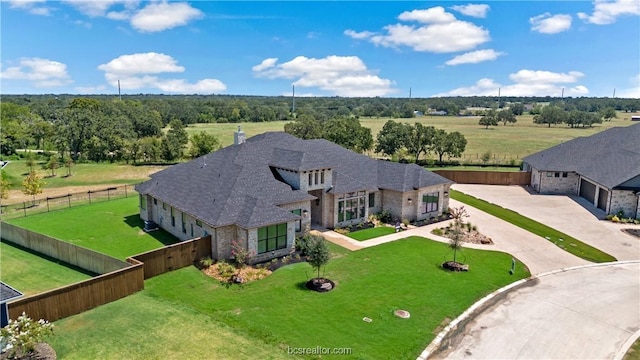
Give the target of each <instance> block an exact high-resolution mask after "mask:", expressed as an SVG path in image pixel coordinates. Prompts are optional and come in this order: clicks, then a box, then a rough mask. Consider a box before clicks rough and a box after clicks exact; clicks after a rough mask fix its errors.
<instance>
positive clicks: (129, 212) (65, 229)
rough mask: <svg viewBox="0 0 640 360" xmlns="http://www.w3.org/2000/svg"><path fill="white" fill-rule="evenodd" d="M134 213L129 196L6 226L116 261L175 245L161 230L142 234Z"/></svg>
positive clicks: (135, 204)
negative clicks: (67, 243)
mask: <svg viewBox="0 0 640 360" xmlns="http://www.w3.org/2000/svg"><path fill="white" fill-rule="evenodd" d="M137 210H138V196H131V197H128V198H122V199H117V200H111V201H105V202H100V203H95V204H91V205H81V206H76V207H72V208H69V209H64V210H57V211H52V212H50V213H44V214H38V215H32V216H28V217H24V218H19V219H12V220H8V221H7V222H9V223H11V224H14V225H17V226H20V227H23V228H26V229H29V230H33V231H36V232H39V233H42V234H45V235H49V236H52V237H54V238H56V239H59V240H63V241H68V242H70V243H72V244H76V245H79V246H83V247H86V248H89V249H93V250H96V251H99V252H101V253H103V254H107V255H111V256H113V257H116V258H119V259H125V258H127V257H128V256H131V255H135V254H139V253H142V252H145V251H149V250H153V249H157V248H160V247H162V246H164V245H167V244H171V243H174V242H176V241H177V239H176V238H175V237H174V236H173V235H171V234H169V233H167V232H166V231H164V230H157V231H154V232H150V233H146V232H144V231H143V228H144V223H143V221H142V220H140V217H139V215H138V213H137Z"/></svg>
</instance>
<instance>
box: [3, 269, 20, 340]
mask: <svg viewBox="0 0 640 360" xmlns="http://www.w3.org/2000/svg"><path fill="white" fill-rule="evenodd" d="M21 296H22V293H21V292H20V291H18V290H16V289H14V288H12V287H11V286H9V285H7V284H5V283H3V282H1V281H0V327H5V326H7V325H8V324H9V308H8V306H7V303H8V302H9V301H11V300H15V299H17V298H19V297H21ZM2 348H3V346H0V349H2Z"/></svg>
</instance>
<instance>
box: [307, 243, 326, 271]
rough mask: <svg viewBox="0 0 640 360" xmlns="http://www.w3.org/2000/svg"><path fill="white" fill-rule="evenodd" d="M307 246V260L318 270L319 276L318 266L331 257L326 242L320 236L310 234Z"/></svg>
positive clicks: (324, 263)
mask: <svg viewBox="0 0 640 360" xmlns="http://www.w3.org/2000/svg"><path fill="white" fill-rule="evenodd" d="M307 246H308V248H307V262H308V263H309V264H310V265H311V266H312V267H313V268H314V269H315V270H316V271H317V272H318V276H317V278H318V279H319V278H320V268H321V267H322V266H324V265H326V264H327V263H328V262H329V259H330V258H331V254H330V253H329V247H328V246H327V242H326V240H325V239H324V238H322V237H321V236H311V238H310V240H309V243H308V245H307Z"/></svg>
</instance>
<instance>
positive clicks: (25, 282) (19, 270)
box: [0, 241, 92, 296]
mask: <svg viewBox="0 0 640 360" xmlns="http://www.w3.org/2000/svg"><path fill="white" fill-rule="evenodd" d="M91 276H92V274H88V273H87V272H85V271H83V270H81V269H77V268H74V267H71V266H66V265H64V264H60V263H59V262H58V261H57V260H55V259H48V258H45V257H42V256H41V255H39V254H38V255H36V254H34V253H32V252H30V251H29V250H28V249H22V248H20V247H18V246H15V245H12V244H9V243H6V242H4V241H2V242H0V277H1V278H2V282H4V283H6V284H9V285H10V286H12V287H14V288H15V289H17V290H18V291H20V292H21V293H23V294H24V295H25V296H29V295H33V294H37V293H40V292H43V291H46V290H51V289H55V288H58V287H61V286H65V285H69V284H73V283H75V282H78V281H83V280H86V279H88V278H90V277H91Z"/></svg>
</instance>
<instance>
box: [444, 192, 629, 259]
mask: <svg viewBox="0 0 640 360" xmlns="http://www.w3.org/2000/svg"><path fill="white" fill-rule="evenodd" d="M453 188H454V189H455V190H458V191H461V192H464V193H466V194H469V195H472V196H475V197H477V198H480V199H483V200H486V201H489V202H492V203H494V204H498V205H500V206H502V207H505V208H507V209H511V210H514V211H516V212H518V213H520V214H522V215H524V216H526V217H528V218H531V219H534V220H536V221H538V222H541V223H543V224H545V225H548V226H550V227H552V228H554V229H557V230H559V231H562V232H564V233H566V234H568V235H571V236H573V237H575V238H576V239H578V240H580V241H583V242H585V243H587V244H589V245H591V246H594V247H596V248H598V249H600V250H602V251H604V252H606V253H608V254H611V255H613V256H615V257H616V258H617V259H618V260H638V259H640V239H638V238H636V237H633V236H631V235H628V234H625V233H623V232H622V231H620V229H623V228H640V225H628V224H614V223H611V222H609V221H603V220H599V219H598V218H597V217H596V216H595V215H594V214H592V213H591V212H590V211H593V212H596V211H599V210H597V209H595V207H593V206H591V207H589V209H587V208H585V207H584V206H583V204H584V203H585V202H584V201H583V199H580V198H578V197H573V196H567V195H539V194H530V193H529V192H528V191H527V190H526V189H525V188H523V187H521V186H499V185H471V184H456V185H454V186H453Z"/></svg>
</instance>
